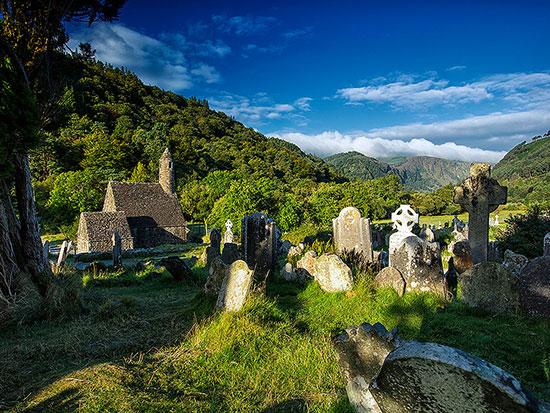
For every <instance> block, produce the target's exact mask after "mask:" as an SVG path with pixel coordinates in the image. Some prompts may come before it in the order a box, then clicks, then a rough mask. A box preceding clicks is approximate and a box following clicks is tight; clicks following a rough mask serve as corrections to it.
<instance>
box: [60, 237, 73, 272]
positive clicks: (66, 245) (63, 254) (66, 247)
mask: <svg viewBox="0 0 550 413" xmlns="http://www.w3.org/2000/svg"><path fill="white" fill-rule="evenodd" d="M71 246H72V241H69V242H67V241H63V242H62V244H61V248H60V249H59V255H58V256H57V268H61V267H63V265H64V264H65V260H66V259H67V257H68V256H69V251H70V249H71Z"/></svg>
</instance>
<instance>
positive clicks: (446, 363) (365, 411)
mask: <svg viewBox="0 0 550 413" xmlns="http://www.w3.org/2000/svg"><path fill="white" fill-rule="evenodd" d="M334 345H335V347H336V350H337V354H338V362H339V366H340V370H341V372H342V375H343V376H344V379H345V381H346V391H347V394H348V399H349V401H350V404H351V405H352V407H353V409H354V411H355V412H357V413H405V412H423V413H424V412H425V413H443V412H445V413H462V412H472V413H474V412H475V413H528V412H531V413H543V412H546V411H547V404H546V403H543V402H539V401H538V400H536V399H535V398H534V397H533V396H531V395H530V394H529V393H528V392H527V391H526V390H525V389H524V388H523V386H522V385H521V383H520V382H519V381H518V380H517V379H516V378H515V377H513V376H511V375H510V374H508V373H507V372H505V371H504V370H502V369H500V368H499V367H497V366H495V365H493V364H490V363H488V362H486V361H485V360H482V359H480V358H478V357H475V356H473V355H471V354H468V353H466V352H464V351H461V350H458V349H456V348H452V347H447V346H443V345H440V344H435V343H421V342H418V341H408V340H402V339H400V338H399V337H398V336H397V332H396V331H395V330H394V331H392V332H388V331H387V330H386V328H385V327H384V326H383V325H381V324H380V323H376V324H375V325H371V324H367V323H364V324H362V325H360V326H354V327H350V328H348V329H347V330H346V331H345V332H344V333H342V334H340V335H338V336H337V337H335V338H334Z"/></svg>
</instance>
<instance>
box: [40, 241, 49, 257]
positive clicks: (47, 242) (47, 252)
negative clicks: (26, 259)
mask: <svg viewBox="0 0 550 413" xmlns="http://www.w3.org/2000/svg"><path fill="white" fill-rule="evenodd" d="M42 249H43V250H44V257H45V258H46V260H47V259H49V257H50V241H44V244H42Z"/></svg>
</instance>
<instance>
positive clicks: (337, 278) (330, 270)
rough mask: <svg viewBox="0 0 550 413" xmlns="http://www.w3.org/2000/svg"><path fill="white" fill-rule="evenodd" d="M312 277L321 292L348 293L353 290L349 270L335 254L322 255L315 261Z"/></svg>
mask: <svg viewBox="0 0 550 413" xmlns="http://www.w3.org/2000/svg"><path fill="white" fill-rule="evenodd" d="M313 277H314V278H315V280H316V281H317V282H318V283H319V286H320V287H321V289H322V290H323V291H327V292H329V293H332V292H339V291H349V290H351V289H352V288H353V276H352V273H351V269H350V268H349V267H348V266H347V265H346V264H345V263H344V261H342V260H341V259H340V257H338V255H335V254H323V255H321V256H320V257H319V258H316V259H315V263H314V269H313Z"/></svg>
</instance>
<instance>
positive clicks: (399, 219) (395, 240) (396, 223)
mask: <svg viewBox="0 0 550 413" xmlns="http://www.w3.org/2000/svg"><path fill="white" fill-rule="evenodd" d="M391 220H392V222H393V227H394V228H395V229H396V230H397V232H395V233H393V234H391V235H390V240H389V244H390V246H389V253H390V266H391V265H392V253H393V252H394V251H395V250H396V249H397V248H398V247H399V246H400V245H401V243H402V242H403V240H404V239H405V238H407V237H411V236H415V235H414V234H413V233H412V229H413V227H414V224H417V223H418V214H417V213H416V211H415V210H414V209H412V208H411V206H410V205H401V206H400V207H399V208H397V210H396V211H395V212H393V213H392V214H391Z"/></svg>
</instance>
